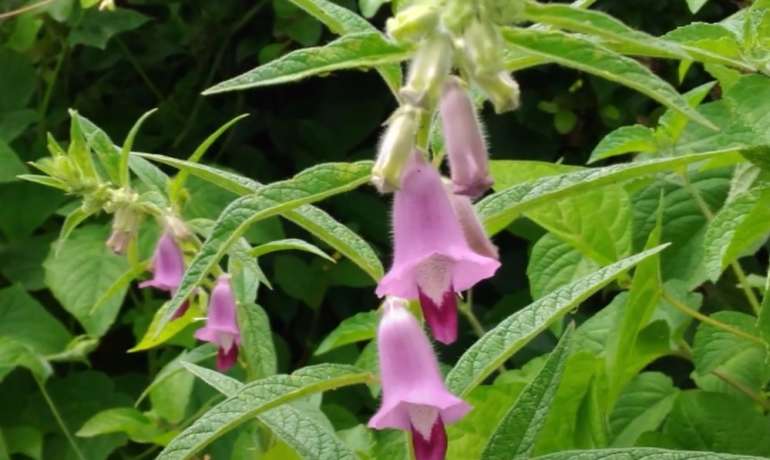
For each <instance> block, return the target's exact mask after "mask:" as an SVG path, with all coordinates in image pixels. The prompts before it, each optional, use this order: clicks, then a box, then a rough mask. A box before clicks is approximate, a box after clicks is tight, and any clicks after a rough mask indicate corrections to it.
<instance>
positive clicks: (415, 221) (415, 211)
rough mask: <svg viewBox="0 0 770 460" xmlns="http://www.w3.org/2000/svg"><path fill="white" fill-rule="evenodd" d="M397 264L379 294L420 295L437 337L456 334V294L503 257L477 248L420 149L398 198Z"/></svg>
mask: <svg viewBox="0 0 770 460" xmlns="http://www.w3.org/2000/svg"><path fill="white" fill-rule="evenodd" d="M393 233H394V251H393V252H394V254H393V265H392V266H391V268H390V271H388V273H387V274H386V275H385V277H384V278H383V279H382V280H380V283H379V285H378V286H377V295H378V296H380V297H383V296H385V295H392V296H397V297H403V298H407V299H420V304H421V306H422V310H423V314H424V316H425V320H426V321H427V323H428V325H429V326H430V328H431V331H432V332H433V336H434V337H435V339H436V340H438V341H439V342H442V343H447V344H448V343H452V342H454V341H455V340H456V338H457V294H456V293H458V292H461V291H464V290H467V289H469V288H471V287H472V286H473V285H475V284H476V283H478V282H479V281H481V280H483V279H486V278H489V277H491V276H492V275H494V273H495V271H497V268H498V267H499V266H500V262H498V261H497V260H495V259H494V258H492V257H489V256H486V255H483V254H479V253H477V252H476V251H474V250H473V249H472V248H471V247H470V246H469V244H468V242H467V241H466V237H465V235H464V233H463V229H462V227H461V225H460V223H459V221H458V218H457V215H456V214H455V211H454V210H453V208H452V204H451V203H450V200H449V196H448V195H447V193H446V191H445V190H444V185H443V184H442V182H441V176H440V175H439V173H438V171H437V170H436V169H435V168H434V167H433V166H432V165H431V164H430V163H428V162H427V161H426V160H425V158H424V157H423V155H422V153H421V152H419V151H415V152H414V153H413V154H412V156H411V158H410V159H409V162H408V163H407V165H406V168H405V169H404V173H403V176H402V178H401V188H400V189H399V190H398V191H396V193H395V198H394V201H393Z"/></svg>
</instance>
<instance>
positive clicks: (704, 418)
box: [663, 391, 770, 456]
mask: <svg viewBox="0 0 770 460" xmlns="http://www.w3.org/2000/svg"><path fill="white" fill-rule="evenodd" d="M726 414H729V415H726ZM736 420H740V423H735V422H736ZM663 434H664V435H665V436H666V437H667V438H668V439H670V440H671V442H672V444H673V445H672V447H677V448H680V449H692V450H704V451H714V452H731V453H734V454H747V455H762V456H767V455H770V419H768V417H766V416H764V415H762V414H761V413H760V412H759V411H757V410H756V409H755V407H754V404H753V403H752V402H750V401H749V400H748V399H737V398H734V397H731V396H728V395H725V394H721V393H710V392H704V391H685V392H682V393H681V394H680V395H679V397H678V398H677V400H676V403H675V404H674V408H673V409H672V411H671V415H669V417H668V420H666V423H665V425H664V426H663Z"/></svg>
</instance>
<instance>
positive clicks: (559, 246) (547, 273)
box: [527, 233, 599, 299]
mask: <svg viewBox="0 0 770 460" xmlns="http://www.w3.org/2000/svg"><path fill="white" fill-rule="evenodd" d="M598 269H599V264H597V263H596V262H594V261H593V260H591V259H589V258H587V257H585V256H584V255H582V254H581V253H580V251H578V250H577V249H575V248H573V247H572V246H571V245H570V244H569V243H566V242H564V241H562V240H561V239H559V238H557V237H556V236H555V235H553V234H551V233H546V234H545V235H543V237H542V238H540V239H539V240H537V242H536V243H535V244H534V245H533V246H532V251H531V252H530V255H529V261H528V264H527V277H528V278H529V289H530V292H531V294H532V298H533V299H539V298H541V297H543V296H544V295H547V294H548V293H550V292H553V291H554V290H555V289H557V288H560V287H561V286H564V285H565V284H568V283H571V282H572V281H575V280H576V279H578V278H580V277H583V276H586V275H588V274H589V273H592V272H595V271H596V270H598Z"/></svg>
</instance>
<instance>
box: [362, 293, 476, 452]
mask: <svg viewBox="0 0 770 460" xmlns="http://www.w3.org/2000/svg"><path fill="white" fill-rule="evenodd" d="M406 304H407V301H406V300H404V299H399V298H393V297H389V298H388V299H387V300H386V301H385V306H384V308H383V310H384V315H383V317H382V320H381V321H380V325H379V327H378V329H377V352H378V355H379V363H380V380H381V383H382V405H381V406H380V409H379V410H378V411H377V413H376V414H374V416H373V417H372V418H371V420H369V427H371V428H376V429H383V428H395V429H400V430H404V431H409V432H411V434H412V441H413V443H412V444H413V446H414V453H415V458H416V459H417V460H443V459H444V457H445V454H446V448H447V438H446V431H445V429H444V425H446V424H449V423H454V422H456V421H457V420H459V419H461V418H462V417H464V416H465V414H467V413H468V411H470V410H471V406H470V405H468V403H466V402H465V401H463V400H462V399H460V398H458V397H457V396H455V395H453V394H452V393H450V392H449V390H447V388H446V386H444V380H443V378H442V377H441V372H439V367H438V362H437V360H436V356H435V354H434V353H433V348H431V345H430V342H429V341H428V338H427V337H426V336H425V333H424V332H423V330H422V328H421V327H420V325H419V324H418V322H417V320H416V319H415V318H414V317H413V316H412V314H411V313H409V311H408V310H406V308H405V306H406Z"/></svg>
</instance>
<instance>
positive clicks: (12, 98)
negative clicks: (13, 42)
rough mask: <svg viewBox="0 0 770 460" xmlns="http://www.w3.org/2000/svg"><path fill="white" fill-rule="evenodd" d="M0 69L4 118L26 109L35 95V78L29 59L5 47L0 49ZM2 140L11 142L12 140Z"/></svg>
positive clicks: (0, 98) (0, 100) (1, 105)
mask: <svg viewBox="0 0 770 460" xmlns="http://www.w3.org/2000/svg"><path fill="white" fill-rule="evenodd" d="M0 68H2V69H3V72H2V73H1V74H0V88H3V91H2V95H0V113H3V118H5V117H6V116H7V115H6V113H5V112H10V111H15V110H18V109H24V108H26V107H27V104H28V103H29V101H30V99H31V98H32V95H33V94H34V93H35V82H36V81H37V78H36V74H35V68H34V67H33V66H32V62H30V58H29V57H27V56H26V55H24V54H21V53H17V52H15V51H12V50H10V49H8V48H6V47H5V46H3V47H1V48H0ZM4 140H5V141H6V142H11V140H12V139H8V138H4Z"/></svg>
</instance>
